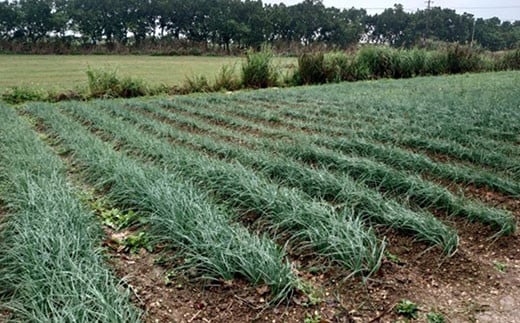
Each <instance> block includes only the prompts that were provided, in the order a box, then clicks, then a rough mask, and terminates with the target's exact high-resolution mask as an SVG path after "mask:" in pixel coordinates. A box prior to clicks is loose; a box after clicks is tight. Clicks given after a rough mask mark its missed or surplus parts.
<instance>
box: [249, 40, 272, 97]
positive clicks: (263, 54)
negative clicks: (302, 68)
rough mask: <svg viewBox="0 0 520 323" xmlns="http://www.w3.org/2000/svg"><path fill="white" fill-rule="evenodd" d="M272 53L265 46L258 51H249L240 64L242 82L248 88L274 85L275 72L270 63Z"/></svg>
mask: <svg viewBox="0 0 520 323" xmlns="http://www.w3.org/2000/svg"><path fill="white" fill-rule="evenodd" d="M272 58H273V53H272V51H271V50H270V49H268V48H267V47H264V48H262V50H261V51H259V52H253V51H249V52H248V53H247V56H246V62H245V64H243V65H242V84H243V85H244V86H245V87H249V88H256V89H257V88H266V87H270V86H274V85H276V81H277V79H278V77H277V73H276V71H275V69H274V67H273V65H272V63H271V60H272Z"/></svg>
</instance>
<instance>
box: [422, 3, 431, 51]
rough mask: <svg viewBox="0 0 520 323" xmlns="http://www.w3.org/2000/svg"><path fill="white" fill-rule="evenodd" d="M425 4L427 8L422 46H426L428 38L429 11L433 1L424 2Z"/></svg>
mask: <svg viewBox="0 0 520 323" xmlns="http://www.w3.org/2000/svg"><path fill="white" fill-rule="evenodd" d="M425 2H426V4H427V7H426V12H425V15H426V17H425V18H426V30H425V33H424V36H423V44H426V38H427V37H429V36H430V9H431V7H432V3H433V0H427V1H425Z"/></svg>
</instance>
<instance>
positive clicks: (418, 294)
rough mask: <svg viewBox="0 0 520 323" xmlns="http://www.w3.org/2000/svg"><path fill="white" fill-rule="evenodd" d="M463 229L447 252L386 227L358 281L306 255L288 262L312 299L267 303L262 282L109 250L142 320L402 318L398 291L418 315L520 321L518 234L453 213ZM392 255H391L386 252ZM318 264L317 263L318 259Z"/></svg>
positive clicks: (153, 256) (298, 297)
mask: <svg viewBox="0 0 520 323" xmlns="http://www.w3.org/2000/svg"><path fill="white" fill-rule="evenodd" d="M449 221H451V223H450V224H451V225H452V226H454V227H456V228H457V229H458V231H459V235H460V237H461V243H460V248H459V250H458V251H457V253H456V254H455V255H453V256H452V257H446V256H444V255H443V254H442V253H441V252H440V251H439V250H436V249H429V246H427V245H425V244H422V243H419V242H415V241H413V239H412V238H410V237H408V236H404V235H402V234H398V233H395V232H393V231H391V230H388V231H380V232H379V233H380V236H383V235H384V236H386V239H387V242H388V247H387V250H388V252H389V254H391V255H394V256H395V257H387V258H386V259H385V260H384V261H383V264H382V267H381V269H380V270H379V272H377V273H376V274H374V275H373V276H372V277H370V279H369V280H368V281H367V282H366V284H363V283H361V282H360V280H359V279H357V278H349V279H345V277H346V275H347V274H348V273H347V272H346V271H345V270H342V269H340V268H329V269H327V270H325V271H317V272H315V271H312V272H313V273H312V274H311V273H309V272H310V270H309V267H310V266H311V265H313V266H316V265H317V264H310V263H308V262H307V261H305V260H304V261H302V263H303V264H304V265H302V264H299V263H298V261H295V262H294V263H295V264H296V265H297V267H299V266H300V265H301V266H302V267H301V268H298V269H299V272H300V275H301V276H303V277H304V278H305V279H306V280H307V281H310V282H312V283H313V285H315V286H318V287H319V289H320V290H321V293H320V296H319V298H320V301H319V302H318V304H316V305H314V306H312V305H307V304H308V302H309V299H308V298H307V297H306V296H303V295H295V296H294V297H293V299H292V301H291V302H290V303H289V304H285V303H284V304H282V305H279V306H278V307H270V306H268V305H267V304H266V301H267V295H265V294H264V293H265V290H263V289H262V288H261V287H260V288H255V287H252V286H251V285H248V284H247V283H245V282H243V281H240V280H234V281H230V282H213V283H211V284H210V283H208V282H206V283H204V282H189V281H188V279H187V278H186V277H184V276H182V275H178V276H175V277H170V278H169V279H166V277H167V273H168V272H169V271H171V270H172V269H173V267H168V266H162V265H158V264H156V260H157V259H158V258H159V257H160V254H150V253H147V252H146V251H144V250H142V251H141V253H140V254H138V255H131V254H128V253H125V252H122V251H118V249H117V248H116V247H114V248H113V249H111V250H110V255H111V264H112V265H113V266H114V268H115V270H116V272H117V273H118V275H119V276H120V277H126V281H127V282H128V284H129V286H130V287H131V289H132V290H133V292H134V298H133V299H134V301H135V302H136V304H137V305H138V306H139V307H140V308H142V309H143V310H144V318H145V320H146V321H147V322H226V321H228V322H251V321H257V322H302V321H303V320H304V319H305V318H309V317H314V318H317V317H318V316H319V317H320V318H321V319H320V320H317V322H392V321H395V320H398V319H403V318H404V317H403V316H399V315H397V314H396V313H395V311H394V307H395V306H396V304H398V302H399V301H400V300H402V299H409V300H411V301H413V302H415V303H416V304H418V305H419V309H420V310H419V319H418V320H417V321H418V322H426V314H427V313H429V312H432V311H435V312H437V313H442V314H443V315H444V316H445V317H446V318H447V319H449V321H450V322H518V321H519V320H518V317H520V243H519V242H520V241H519V240H520V239H519V236H518V235H515V236H511V237H504V238H500V239H498V240H490V239H489V237H490V236H492V234H493V232H491V231H489V230H488V229H486V228H485V227H483V226H482V225H480V224H468V223H466V222H464V221H463V220H460V219H452V220H449ZM390 258H391V259H392V260H389V259H390ZM318 265H319V264H318Z"/></svg>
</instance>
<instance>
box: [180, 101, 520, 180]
mask: <svg viewBox="0 0 520 323" xmlns="http://www.w3.org/2000/svg"><path fill="white" fill-rule="evenodd" d="M180 101H181V102H193V103H199V104H200V103H201V101H200V100H196V99H195V100H193V99H191V100H190V99H182V100H180ZM213 101H215V100H213ZM217 101H218V100H217ZM211 106H212V107H213V108H215V107H216V106H218V107H219V110H220V111H225V112H227V113H232V114H235V115H237V116H242V117H244V118H246V119H248V120H255V121H257V122H268V123H272V122H273V121H274V122H277V123H279V125H280V126H281V127H284V126H285V125H289V126H291V127H294V128H300V129H302V130H306V131H308V130H311V131H313V132H314V133H315V134H319V135H326V136H328V137H337V136H348V137H349V138H356V137H362V138H367V139H369V140H372V141H378V142H381V143H384V144H386V145H388V144H392V145H397V146H403V147H407V148H414V149H417V148H419V149H422V150H426V151H429V152H432V153H438V154H443V155H446V156H450V157H452V158H454V159H458V160H462V161H468V162H471V163H475V164H477V165H483V166H486V167H491V168H493V169H495V170H498V171H501V172H505V173H506V174H508V175H509V176H512V177H513V178H514V179H517V178H520V177H519V176H520V164H519V163H518V161H516V160H515V159H514V158H513V159H512V158H509V157H508V155H506V154H505V153H503V152H499V151H501V150H502V145H501V144H496V145H495V146H494V147H489V148H487V149H486V148H484V147H483V145H482V142H481V141H479V140H475V141H473V142H471V144H470V145H469V146H464V145H462V144H460V143H458V142H456V141H453V140H447V139H437V138H433V137H432V131H429V132H427V133H423V132H422V131H421V130H422V129H421V127H419V126H417V127H411V126H409V125H408V124H406V126H403V124H401V123H400V122H396V121H395V120H396V118H395V117H394V118H391V119H388V120H380V121H381V123H379V122H375V120H370V121H366V122H360V123H359V124H357V125H353V124H352V120H351V116H350V115H348V118H344V119H343V118H341V117H331V118H329V117H326V116H319V117H316V118H312V119H311V120H309V121H293V120H291V119H288V118H286V116H284V113H283V112H282V111H278V110H281V109H266V110H261V109H259V108H258V107H254V106H252V105H249V104H247V105H244V106H241V105H238V106H235V105H230V104H229V102H226V101H225V100H224V101H223V102H220V103H219V102H211ZM182 107H184V105H182ZM253 107H254V108H253ZM290 113H291V114H292V115H294V112H290ZM376 118H377V117H376ZM372 119H373V118H372ZM354 126H355V128H357V130H353V129H352V128H353V127H354ZM403 129H408V130H403ZM455 133H458V131H456V132H455ZM506 153H507V154H509V155H514V154H517V153H518V149H516V148H515V147H514V146H512V147H511V149H509V150H508V151H507V152H506Z"/></svg>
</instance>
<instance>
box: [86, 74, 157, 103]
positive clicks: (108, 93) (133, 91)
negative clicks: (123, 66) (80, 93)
mask: <svg viewBox="0 0 520 323" xmlns="http://www.w3.org/2000/svg"><path fill="white" fill-rule="evenodd" d="M87 77H88V88H89V92H90V93H89V95H90V96H91V97H94V98H119V97H122V98H130V97H137V96H143V95H147V94H148V89H147V86H146V84H145V82H144V81H143V80H141V79H137V78H131V77H125V78H120V77H119V76H118V75H117V73H116V71H105V70H96V69H90V68H89V69H88V70H87Z"/></svg>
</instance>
